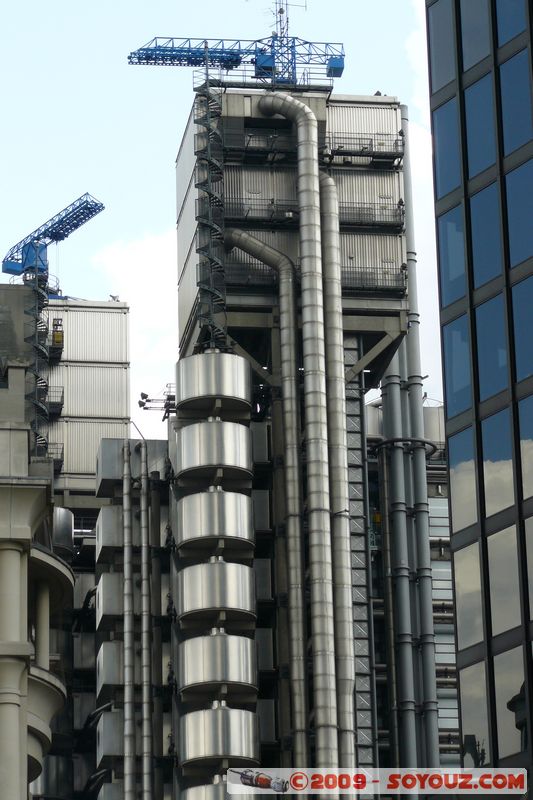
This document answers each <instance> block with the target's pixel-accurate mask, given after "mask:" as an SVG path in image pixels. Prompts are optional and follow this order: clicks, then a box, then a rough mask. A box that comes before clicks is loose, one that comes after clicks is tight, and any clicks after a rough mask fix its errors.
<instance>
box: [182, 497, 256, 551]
mask: <svg viewBox="0 0 533 800" xmlns="http://www.w3.org/2000/svg"><path fill="white" fill-rule="evenodd" d="M175 528H176V531H177V539H176V544H177V546H178V547H179V548H180V549H181V551H182V552H183V553H186V552H188V551H189V550H193V549H195V550H204V552H205V550H206V549H210V548H213V547H214V546H216V545H217V543H218V542H219V541H220V540H224V548H225V551H226V547H227V546H230V548H231V549H233V550H236V551H245V550H246V551H249V550H251V549H252V548H253V545H254V539H255V537H254V527H253V518H252V500H251V498H250V497H248V496H247V495H245V494H240V493H238V492H224V491H222V490H221V489H215V488H214V487H210V490H209V491H207V492H198V493H196V494H190V495H187V496H185V497H182V498H181V500H179V501H178V503H177V510H176V525H175Z"/></svg>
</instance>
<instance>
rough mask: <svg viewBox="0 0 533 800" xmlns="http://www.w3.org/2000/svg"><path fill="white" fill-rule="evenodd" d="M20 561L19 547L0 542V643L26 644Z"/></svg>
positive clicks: (13, 543)
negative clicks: (22, 617)
mask: <svg viewBox="0 0 533 800" xmlns="http://www.w3.org/2000/svg"><path fill="white" fill-rule="evenodd" d="M21 560H22V548H21V547H20V546H19V545H17V544H16V543H15V542H10V541H7V542H0V642H20V641H24V643H26V635H24V637H23V633H25V630H24V631H23V621H22V619H21V608H24V607H25V602H24V603H23V598H22V597H21V592H22V587H23V581H22V570H21V566H22V564H21ZM24 601H25V598H24ZM25 627H26V624H25V622H24V629H25ZM22 637H23V638H22ZM0 653H1V649H0Z"/></svg>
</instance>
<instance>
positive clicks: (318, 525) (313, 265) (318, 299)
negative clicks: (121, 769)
mask: <svg viewBox="0 0 533 800" xmlns="http://www.w3.org/2000/svg"><path fill="white" fill-rule="evenodd" d="M258 108H259V110H260V111H261V112H262V113H264V114H265V115H269V116H270V115H272V114H281V115H282V116H284V117H286V118H287V119H290V120H291V121H292V122H294V123H295V125H296V129H297V141H298V207H299V212H300V228H299V239H300V262H301V307H302V341H303V367H304V394H305V439H306V447H307V515H308V522H309V574H310V588H311V639H312V651H313V702H314V721H315V741H316V766H318V767H327V766H329V767H337V766H338V742H337V691H336V680H335V630H334V613H333V574H332V563H331V526H330V502H329V477H328V473H329V467H328V422H327V403H326V356H325V344H324V303H323V290H322V253H321V236H320V188H319V178H318V175H319V170H318V137H317V121H316V117H315V115H314V114H313V112H312V111H311V109H310V108H309V107H308V106H306V105H305V103H302V102H301V100H297V99H295V98H294V97H291V96H290V95H287V94H284V93H282V92H273V93H271V94H266V95H264V96H262V97H261V98H260V100H259V104H258Z"/></svg>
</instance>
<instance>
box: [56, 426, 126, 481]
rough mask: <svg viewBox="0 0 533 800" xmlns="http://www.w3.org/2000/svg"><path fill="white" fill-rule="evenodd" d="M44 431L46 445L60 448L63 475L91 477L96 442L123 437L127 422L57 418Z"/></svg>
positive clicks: (98, 443)
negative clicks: (54, 443) (62, 456)
mask: <svg viewBox="0 0 533 800" xmlns="http://www.w3.org/2000/svg"><path fill="white" fill-rule="evenodd" d="M47 430H48V439H49V441H50V442H60V443H63V445H64V461H63V469H62V474H63V475H65V474H76V475H79V474H88V475H94V473H95V472H96V455H97V453H98V447H99V445H100V440H101V439H123V438H124V437H127V436H128V433H129V422H127V421H122V420H115V421H111V420H108V421H103V420H94V421H93V420H72V419H70V420H67V419H59V420H58V421H57V422H52V423H50V424H49V425H48V429H47Z"/></svg>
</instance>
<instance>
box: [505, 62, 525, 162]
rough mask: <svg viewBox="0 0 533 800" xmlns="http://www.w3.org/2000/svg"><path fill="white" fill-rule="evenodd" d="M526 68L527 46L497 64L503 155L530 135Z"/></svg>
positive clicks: (519, 145) (514, 148) (510, 151)
mask: <svg viewBox="0 0 533 800" xmlns="http://www.w3.org/2000/svg"><path fill="white" fill-rule="evenodd" d="M529 70H530V67H529V58H528V53H527V50H522V51H521V52H520V53H518V54H517V55H516V56H514V57H513V58H510V59H509V61H506V62H505V63H504V64H502V65H501V67H500V85H501V92H502V123H503V149H504V153H505V155H508V154H509V153H512V152H513V150H516V149H517V147H521V145H523V144H525V143H526V142H529V141H530V139H531V138H533V122H532V118H531V83H530V79H529Z"/></svg>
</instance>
